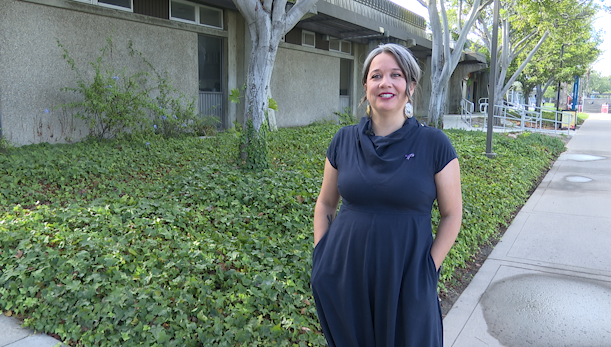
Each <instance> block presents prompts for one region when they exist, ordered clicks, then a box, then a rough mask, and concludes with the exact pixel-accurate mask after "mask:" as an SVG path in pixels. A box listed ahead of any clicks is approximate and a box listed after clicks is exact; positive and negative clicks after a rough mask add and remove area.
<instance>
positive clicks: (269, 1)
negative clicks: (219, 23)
mask: <svg viewBox="0 0 611 347" xmlns="http://www.w3.org/2000/svg"><path fill="white" fill-rule="evenodd" d="M316 1H317V0H300V1H298V2H295V3H294V4H292V5H289V6H288V7H289V8H290V9H289V10H288V11H287V0H263V1H260V0H233V3H234V4H235V5H236V7H237V8H238V10H239V11H240V13H241V14H242V16H244V19H245V20H246V23H247V25H248V31H249V32H250V40H251V43H252V51H251V54H250V61H249V63H248V76H247V78H246V105H245V109H244V124H243V125H242V129H243V131H242V134H241V137H240V148H239V152H240V157H239V159H240V163H241V166H242V167H245V168H250V169H263V168H266V167H268V165H269V164H268V159H267V143H266V140H265V134H266V130H267V129H269V128H270V127H271V128H275V124H276V119H275V115H273V114H272V115H271V117H269V113H268V106H269V97H270V95H271V93H270V83H271V78H272V71H273V69H274V62H275V60H276V53H277V52H278V45H279V43H280V39H281V38H282V36H283V35H285V34H286V33H287V32H288V31H289V30H291V29H292V28H293V27H294V26H295V24H297V22H298V21H299V20H300V19H301V18H302V17H303V15H304V14H305V13H306V12H308V10H309V9H310V8H312V6H313V5H314V4H315V3H316ZM268 117H269V118H268ZM266 118H267V119H271V121H270V122H269V123H268V122H266V121H265V120H266ZM266 128H267V129H266Z"/></svg>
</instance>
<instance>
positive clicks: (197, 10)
mask: <svg viewBox="0 0 611 347" xmlns="http://www.w3.org/2000/svg"><path fill="white" fill-rule="evenodd" d="M170 19H173V20H177V21H180V22H187V23H193V24H200V25H205V26H209V27H213V28H218V29H223V10H221V9H218V8H214V7H209V6H204V5H197V4H193V3H190V2H187V1H177V0H172V1H170Z"/></svg>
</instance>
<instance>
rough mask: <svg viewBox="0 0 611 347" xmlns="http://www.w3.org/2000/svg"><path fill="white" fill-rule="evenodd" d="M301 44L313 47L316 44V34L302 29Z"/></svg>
mask: <svg viewBox="0 0 611 347" xmlns="http://www.w3.org/2000/svg"><path fill="white" fill-rule="evenodd" d="M301 44H302V45H304V46H310V47H315V46H316V35H314V33H313V32H311V31H306V30H303V31H302V32H301Z"/></svg>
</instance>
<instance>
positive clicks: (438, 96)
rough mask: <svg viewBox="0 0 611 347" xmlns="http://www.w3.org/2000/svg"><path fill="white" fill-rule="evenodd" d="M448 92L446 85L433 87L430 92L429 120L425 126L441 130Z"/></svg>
mask: <svg viewBox="0 0 611 347" xmlns="http://www.w3.org/2000/svg"><path fill="white" fill-rule="evenodd" d="M447 92H448V84H447V83H446V84H444V85H438V86H437V87H436V88H435V87H433V89H432V91H431V101H430V103H429V119H428V123H427V125H430V126H433V127H435V128H437V129H443V115H444V114H445V108H446V103H445V100H446V99H447Z"/></svg>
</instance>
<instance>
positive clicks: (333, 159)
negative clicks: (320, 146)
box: [327, 128, 345, 170]
mask: <svg viewBox="0 0 611 347" xmlns="http://www.w3.org/2000/svg"><path fill="white" fill-rule="evenodd" d="M344 129H345V128H341V129H339V131H338V132H337V133H336V134H335V136H333V139H332V140H331V143H330V144H329V148H327V159H329V163H331V166H333V168H335V169H336V170H337V159H338V158H337V152H338V149H339V146H340V143H341V142H342V138H343V137H344V132H345V131H344Z"/></svg>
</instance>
